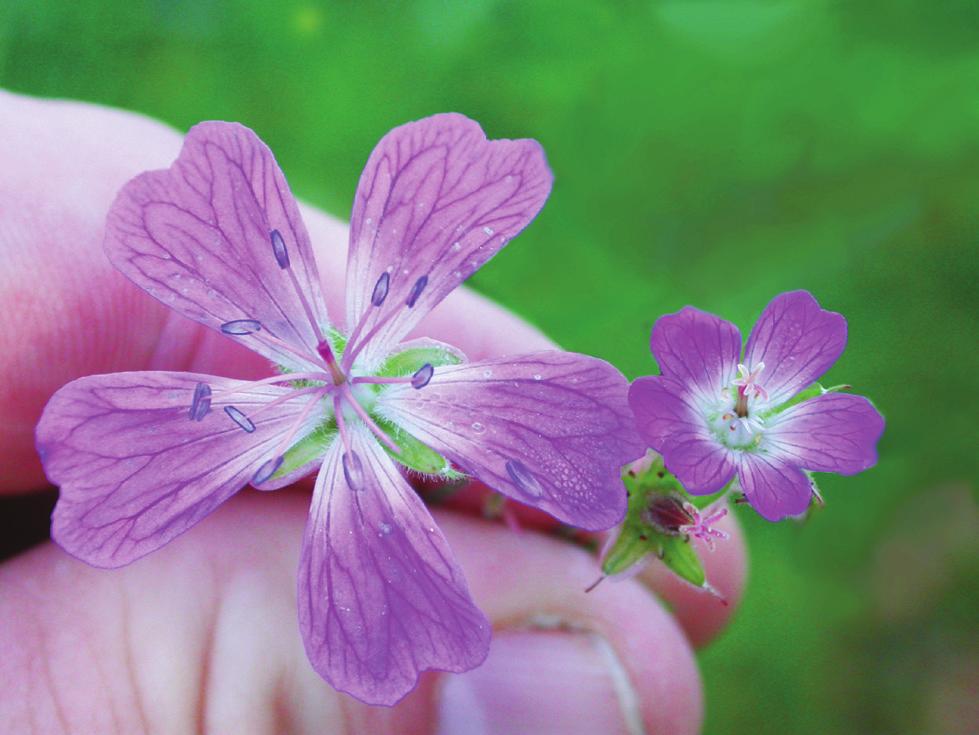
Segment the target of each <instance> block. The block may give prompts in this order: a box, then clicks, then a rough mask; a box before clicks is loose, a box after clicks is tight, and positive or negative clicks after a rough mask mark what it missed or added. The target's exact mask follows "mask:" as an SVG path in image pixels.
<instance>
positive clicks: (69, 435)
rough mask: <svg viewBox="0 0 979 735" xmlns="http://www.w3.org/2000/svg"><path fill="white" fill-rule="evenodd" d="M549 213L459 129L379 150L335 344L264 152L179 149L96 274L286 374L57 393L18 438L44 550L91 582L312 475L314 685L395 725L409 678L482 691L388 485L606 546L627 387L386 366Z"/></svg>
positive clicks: (125, 196) (524, 160) (414, 130)
mask: <svg viewBox="0 0 979 735" xmlns="http://www.w3.org/2000/svg"><path fill="white" fill-rule="evenodd" d="M550 189H551V172H550V170H549V169H548V166H547V162H546V161H545V158H544V154H543V151H542V150H541V148H540V146H539V145H538V144H537V143H536V142H534V141H531V140H512V141H511V140H499V141H492V142H490V141H487V140H486V137H485V136H484V134H483V132H482V130H481V129H480V128H479V126H478V125H477V124H476V123H474V122H473V121H471V120H468V119H467V118H465V117H463V116H461V115H454V114H447V115H436V116H434V117H431V118H428V119H425V120H421V121H419V122H414V123H409V124H407V125H404V126H402V127H399V128H396V129H395V130H392V131H391V132H390V133H388V134H387V135H386V136H385V137H384V138H383V139H382V140H381V142H380V143H379V144H378V146H377V148H376V149H375V150H374V152H373V153H372V154H371V156H370V159H369V160H368V162H367V166H366V168H365V170H364V173H363V175H362V176H361V179H360V184H359V187H358V190H357V194H356V198H355V201H354V206H353V214H352V218H351V226H350V249H349V255H348V265H347V303H346V327H345V328H344V329H343V331H341V330H340V329H338V328H336V327H334V326H331V322H330V321H329V319H328V317H327V313H326V306H325V303H324V300H323V297H322V294H321V292H320V279H319V275H318V274H317V269H316V262H315V260H314V258H313V252H312V249H311V247H310V242H309V237H308V235H307V232H306V228H305V226H304V224H303V222H302V219H301V218H300V215H299V210H298V207H297V205H296V202H295V200H294V199H293V196H292V194H291V192H290V191H289V187H288V185H287V184H286V180H285V178H284V176H283V174H282V172H281V171H280V170H279V168H278V166H277V164H276V162H275V159H274V158H273V156H272V154H271V152H270V151H269V149H268V148H267V147H266V146H265V145H264V144H263V143H262V142H261V141H260V140H259V139H258V138H257V137H256V136H255V134H254V133H253V132H252V131H250V130H248V129H247V128H244V127H242V126H240V125H236V124H230V123H220V122H209V123H202V124H200V125H197V126H196V127H194V128H193V129H192V130H191V131H190V132H189V133H188V135H187V138H186V140H185V142H184V146H183V149H182V151H181V153H180V156H179V158H178V159H177V161H176V162H175V163H174V164H173V166H172V167H171V168H170V169H168V170H165V171H153V172H148V173H144V174H142V175H141V176H138V177H137V178H135V179H134V180H132V181H130V182H129V183H128V184H127V185H126V186H125V187H124V188H123V190H122V191H121V192H120V193H119V196H118V198H117V199H116V201H115V203H114V204H113V206H112V208H111V210H110V212H109V216H108V223H107V232H106V241H105V247H106V252H107V254H108V256H109V258H110V259H111V261H112V262H113V264H114V265H115V266H116V267H117V268H118V269H119V270H121V271H122V272H123V273H124V274H125V275H126V276H128V277H129V278H130V279H131V280H133V281H134V282H135V283H136V284H138V285H139V286H141V287H142V288H144V289H146V290H147V291H148V292H149V293H150V294H151V295H153V296H154V297H156V298H158V299H159V300H161V301H162V302H164V303H165V304H167V305H169V306H171V307H172V308H173V309H175V310H176V311H178V312H179V313H181V314H183V315H184V316H187V317H190V318H191V319H195V320H197V321H198V322H201V323H202V324H205V325H207V326H209V327H212V328H214V329H216V330H220V331H221V332H223V333H224V334H225V335H227V336H228V337H229V338H231V339H234V340H236V341H238V342H240V343H241V344H243V345H245V346H247V347H249V348H251V349H253V350H255V351H256V352H258V353H260V354H262V355H264V356H265V357H267V358H269V360H271V361H272V362H273V363H275V364H276V365H278V366H279V368H280V371H281V374H279V375H276V376H274V377H270V378H266V379H263V380H258V381H253V382H246V381H239V380H231V379H227V378H220V377H214V376H210V375H198V374H191V373H177V372H136V373H120V374H114V375H97V376H91V377H85V378H81V379H79V380H76V381H74V382H72V383H70V384H68V385H66V386H65V387H63V388H62V389H61V390H59V391H58V392H57V393H56V394H55V395H54V396H53V397H52V399H51V401H50V402H49V403H48V405H47V407H46V409H45V411H44V414H43V416H42V418H41V421H40V423H39V424H38V428H37V446H38V450H39V452H40V454H41V457H42V459H43V462H44V466H45V470H46V472H47V475H48V477H49V478H50V479H51V481H52V482H54V483H56V484H59V485H60V486H61V496H60V498H59V501H58V504H57V507H56V508H55V512H54V518H53V526H52V534H53V537H54V539H55V540H56V541H57V543H59V544H60V545H61V546H62V547H63V548H64V549H65V550H66V551H68V552H69V553H70V554H72V555H74V556H76V557H78V558H80V559H82V560H84V561H86V562H88V563H90V564H94V565H96V566H100V567H118V566H122V565H125V564H128V563H130V562H132V561H134V560H135V559H138V558H139V557H141V556H143V555H145V554H148V553H150V552H152V551H154V550H156V549H158V548H160V547H161V546H163V545H164V544H166V543H167V542H169V541H170V540H172V539H173V538H175V537H176V536H178V535H180V534H181V533H183V532H184V531H186V530H187V529H189V528H190V527H191V526H193V525H194V524H195V523H197V522H198V521H200V520H201V519H203V518H204V517H205V516H207V515H208V514H209V513H210V512H211V511H213V510H214V509H215V508H216V507H217V506H218V505H220V504H221V503H222V502H224V501H225V500H227V499H228V498H229V497H231V496H232V495H234V494H235V493H236V492H237V491H238V490H240V489H241V488H242V487H243V486H245V485H246V484H248V483H249V482H250V483H251V484H253V485H255V486H257V487H259V488H260V489H263V490H272V489H275V488H279V487H282V486H284V485H287V484H289V483H291V482H293V481H295V480H296V479H298V478H300V477H302V476H304V475H306V474H308V473H310V472H312V471H314V470H315V469H316V468H317V467H319V468H320V469H319V474H318V476H317V479H316V484H315V490H314V494H313V499H312V506H311V508H310V514H309V521H308V523H307V527H306V533H305V537H304V540H303V547H302V554H301V560H300V568H299V579H298V600H299V623H300V628H301V631H302V636H303V640H304V642H305V646H306V651H307V653H308V655H309V658H310V660H311V662H312V664H313V666H314V668H315V669H316V670H317V671H318V672H319V673H320V674H321V675H322V676H323V677H325V678H326V679H327V680H328V681H329V682H330V683H331V684H333V685H334V686H335V687H336V688H337V689H340V690H343V691H346V692H349V693H350V694H352V695H354V696H356V697H358V698H359V699H361V700H363V701H365V702H368V703H374V704H393V703H395V702H397V701H398V700H399V699H401V698H402V697H403V696H404V695H405V694H406V693H407V692H408V691H410V690H411V689H412V687H413V686H414V684H415V682H416V680H417V678H418V675H419V673H420V672H421V671H424V670H427V669H439V670H446V671H464V670H467V669H470V668H472V667H474V666H477V665H479V663H481V662H482V660H483V659H484V657H485V656H486V653H487V650H488V645H489V636H490V626H489V623H488V622H487V620H486V618H485V617H484V616H483V614H482V612H480V610H479V609H478V608H477V607H476V606H475V604H474V603H473V601H472V599H471V597H470V594H469V590H468V587H467V585H466V582H465V580H464V579H463V576H462V573H461V570H460V569H459V567H458V565H457V564H456V562H455V560H454V558H453V556H452V553H451V551H450V550H449V548H448V546H447V544H446V541H445V538H444V537H443V536H442V534H441V532H440V531H439V530H438V529H437V528H436V527H435V524H434V522H433V520H432V517H431V516H430V515H429V512H428V510H427V509H426V507H425V505H424V504H423V503H422V502H421V500H420V499H419V497H418V496H417V494H416V493H415V492H414V490H412V488H411V487H410V486H409V485H408V483H407V482H406V481H405V479H404V477H403V476H402V473H401V471H399V469H398V467H397V464H396V462H398V463H401V464H403V465H406V466H408V467H411V468H413V469H416V470H421V471H426V472H429V473H430V474H436V475H438V474H443V475H448V474H451V473H452V472H453V471H454V470H452V469H451V465H450V463H452V464H454V465H455V466H456V467H459V468H462V469H464V470H465V471H466V472H468V473H470V474H472V475H473V476H475V477H478V478H479V479H481V480H483V481H484V482H485V483H487V484H488V485H489V486H491V487H493V488H494V489H496V490H498V491H499V492H501V493H504V494H506V495H508V496H511V497H513V498H516V499H517V500H519V501H521V502H523V503H527V504H529V505H532V506H536V507H538V508H541V509H543V510H545V511H547V512H549V513H551V514H553V515H554V516H555V517H557V518H558V519H560V520H562V521H564V522H566V523H569V524H572V525H575V526H580V527H582V528H586V529H604V528H608V527H609V526H612V525H614V524H615V523H617V522H618V521H619V520H621V518H622V517H623V515H624V512H625V506H626V494H625V491H624V489H623V487H622V484H621V481H620V477H619V471H620V468H621V466H622V465H623V464H625V463H626V462H628V461H630V460H632V459H635V458H636V457H638V456H639V455H640V454H641V453H642V451H643V449H642V446H641V442H640V441H639V438H638V436H636V434H635V429H634V427H633V422H632V415H631V411H630V410H629V407H628V403H627V400H626V391H627V384H626V381H625V379H624V378H623V377H622V375H621V374H620V373H619V372H618V371H617V370H615V368H613V367H612V366H611V365H609V364H608V363H605V362H603V361H601V360H597V359H594V358H591V357H586V356H583V355H577V354H573V353H567V352H559V351H552V352H542V353H538V354H534V355H526V356H518V357H512V358H507V359H496V360H487V361H484V362H479V363H468V364H466V363H464V362H463V358H462V356H461V355H460V354H459V353H458V351H457V350H455V348H453V347H450V346H449V345H445V344H441V343H438V342H434V341H431V340H412V341H409V342H403V340H404V337H405V335H406V334H407V333H408V332H409V331H410V330H411V329H412V328H414V327H415V326H416V325H417V324H418V322H419V321H420V320H421V319H422V317H423V316H425V314H427V313H428V312H429V311H430V310H431V309H432V308H434V307H435V306H436V305H437V304H438V303H439V302H440V301H442V299H443V298H444V297H445V296H446V295H447V294H448V293H449V292H450V291H452V290H453V289H454V288H456V286H458V285H459V284H460V283H461V282H462V281H464V280H465V279H466V278H467V277H468V276H470V275H471V274H472V273H473V272H474V271H475V270H476V269H477V268H479V267H480V266H481V265H482V264H483V263H485V262H486V261H487V260H488V259H489V258H491V257H492V256H494V255H495V254H496V253H497V252H499V250H500V249H501V248H502V247H503V246H504V244H506V243H507V242H508V241H509V240H510V239H511V238H513V237H514V236H516V235H517V234H518V233H519V232H520V231H521V230H522V229H523V228H524V227H526V226H527V225H528V224H529V223H530V222H531V221H532V220H533V219H534V217H535V216H536V215H537V213H538V212H539V211H540V209H541V207H542V206H543V204H544V201H545V200H546V199H547V196H548V194H549V193H550ZM473 327H474V328H476V329H478V328H479V327H478V325H473Z"/></svg>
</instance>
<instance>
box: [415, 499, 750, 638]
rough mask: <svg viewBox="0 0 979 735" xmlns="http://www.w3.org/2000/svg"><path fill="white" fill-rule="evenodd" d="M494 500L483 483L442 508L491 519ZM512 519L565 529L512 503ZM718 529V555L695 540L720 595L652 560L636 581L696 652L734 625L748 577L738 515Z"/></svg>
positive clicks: (541, 528)
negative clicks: (721, 535)
mask: <svg viewBox="0 0 979 735" xmlns="http://www.w3.org/2000/svg"><path fill="white" fill-rule="evenodd" d="M439 492H440V489H439V488H432V489H430V490H429V491H428V492H423V495H424V496H425V497H428V498H430V499H433V498H437V497H438V495H439ZM491 498H497V499H498V496H497V495H496V493H494V492H493V491H492V490H490V489H489V488H488V487H486V486H485V485H483V484H482V483H480V482H473V483H470V484H469V485H467V486H466V487H465V488H463V489H462V490H460V491H457V492H456V493H454V494H453V495H452V496H451V497H450V498H449V499H448V500H446V501H444V503H443V505H444V507H446V508H450V509H452V510H454V511H459V512H462V513H468V514H470V515H487V511H488V509H490V508H491V507H492V505H491V501H490V499H491ZM508 513H509V514H510V515H511V518H510V520H511V522H512V523H515V524H516V526H517V527H518V528H519V529H533V530H538V531H544V532H558V530H559V529H560V528H561V524H560V523H559V522H558V521H556V520H555V519H554V518H553V517H551V516H549V515H547V514H546V513H544V512H542V511H540V510H537V509H536V508H531V507H528V506H525V505H521V504H519V503H512V504H511V506H510V508H509V510H508ZM491 517H494V518H496V520H497V522H498V523H501V524H502V523H504V522H507V521H506V519H504V518H502V517H500V516H499V513H493V514H492V515H491ZM716 527H717V529H718V530H720V531H723V532H725V533H727V534H728V535H729V538H727V539H724V540H720V541H718V542H717V543H716V544H715V547H714V549H713V550H711V549H709V548H707V546H706V545H705V544H704V542H703V541H701V540H700V539H697V538H692V539H691V543H692V544H693V545H694V546H695V547H696V549H697V555H698V556H699V557H700V559H701V560H702V561H703V564H704V570H705V573H706V576H707V581H708V582H709V583H710V585H711V587H713V588H714V590H715V591H714V592H713V593H712V592H708V591H706V590H704V589H701V588H698V587H694V586H693V585H691V584H688V583H687V582H685V581H683V580H682V579H680V578H679V577H677V576H676V575H675V574H673V572H671V571H670V570H669V568H668V567H667V566H666V565H665V564H663V563H662V562H661V561H660V560H659V559H656V558H654V557H652V556H650V557H649V558H648V559H647V560H645V561H644V562H641V563H642V564H643V568H642V569H641V571H640V572H639V573H638V574H636V575H635V576H634V577H632V579H634V580H637V581H639V582H640V583H642V584H643V585H645V586H646V587H648V588H649V589H650V590H652V591H653V592H654V593H656V595H658V596H659V597H660V598H662V599H663V601H664V602H665V603H666V604H667V606H668V607H669V608H670V610H671V611H672V612H673V614H674V615H675V616H676V619H677V622H678V623H679V624H680V627H682V628H683V631H684V632H685V633H686V635H687V638H689V640H690V642H691V643H692V644H693V645H694V646H697V647H701V646H705V645H707V644H708V643H710V642H711V641H712V640H713V639H714V638H715V637H716V636H717V635H718V634H719V633H720V632H721V631H722V630H723V629H724V628H725V626H726V625H727V624H728V622H730V619H731V616H732V615H733V614H734V612H735V610H737V607H738V603H739V602H740V601H741V595H742V593H743V592H744V586H745V582H746V577H747V567H748V558H747V557H748V554H747V547H746V546H745V541H744V534H743V533H742V531H741V524H740V523H739V522H738V520H737V519H736V518H735V517H734V516H733V515H731V514H728V515H727V516H725V517H724V518H723V519H721V521H720V522H719V523H718V524H717V526H716ZM585 537H586V535H585V534H581V538H582V539H584V538H585ZM590 538H592V539H594V538H595V537H593V536H592V537H590ZM598 574H599V571H598V566H597V564H596V566H595V567H594V568H593V571H592V577H593V578H592V579H591V580H590V581H589V582H594V581H595V577H597V576H598ZM617 583H618V580H616V579H615V578H613V579H612V580H611V581H610V582H608V583H607V584H612V585H615V584H617Z"/></svg>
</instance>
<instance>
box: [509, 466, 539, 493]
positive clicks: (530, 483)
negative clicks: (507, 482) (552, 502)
mask: <svg viewBox="0 0 979 735" xmlns="http://www.w3.org/2000/svg"><path fill="white" fill-rule="evenodd" d="M506 471H507V474H508V475H510V479H511V480H513V484H514V485H516V486H517V488H518V489H519V490H520V491H521V492H523V493H524V494H525V495H529V496H531V497H533V498H539V497H540V496H541V495H543V494H544V488H542V487H541V485H540V483H539V482H538V481H537V478H536V477H534V476H533V474H531V472H530V470H528V469H527V466H526V465H525V464H524V463H523V462H521V461H520V460H517V459H510V460H507V463H506Z"/></svg>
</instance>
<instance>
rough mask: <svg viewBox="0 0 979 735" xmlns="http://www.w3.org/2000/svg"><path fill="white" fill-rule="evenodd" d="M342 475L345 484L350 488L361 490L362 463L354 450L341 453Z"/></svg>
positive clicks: (362, 486)
mask: <svg viewBox="0 0 979 735" xmlns="http://www.w3.org/2000/svg"><path fill="white" fill-rule="evenodd" d="M343 476H344V477H345V478H346V479H347V485H349V486H350V489H351V490H363V488H364V465H363V464H362V463H361V461H360V457H359V456H357V453H356V452H354V451H350V452H344V453H343Z"/></svg>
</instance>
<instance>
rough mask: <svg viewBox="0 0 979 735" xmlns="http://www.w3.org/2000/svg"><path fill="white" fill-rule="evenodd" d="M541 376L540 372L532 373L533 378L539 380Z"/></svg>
mask: <svg viewBox="0 0 979 735" xmlns="http://www.w3.org/2000/svg"><path fill="white" fill-rule="evenodd" d="M543 377H544V376H543V375H541V374H540V373H534V380H541V379H542V378H543Z"/></svg>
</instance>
